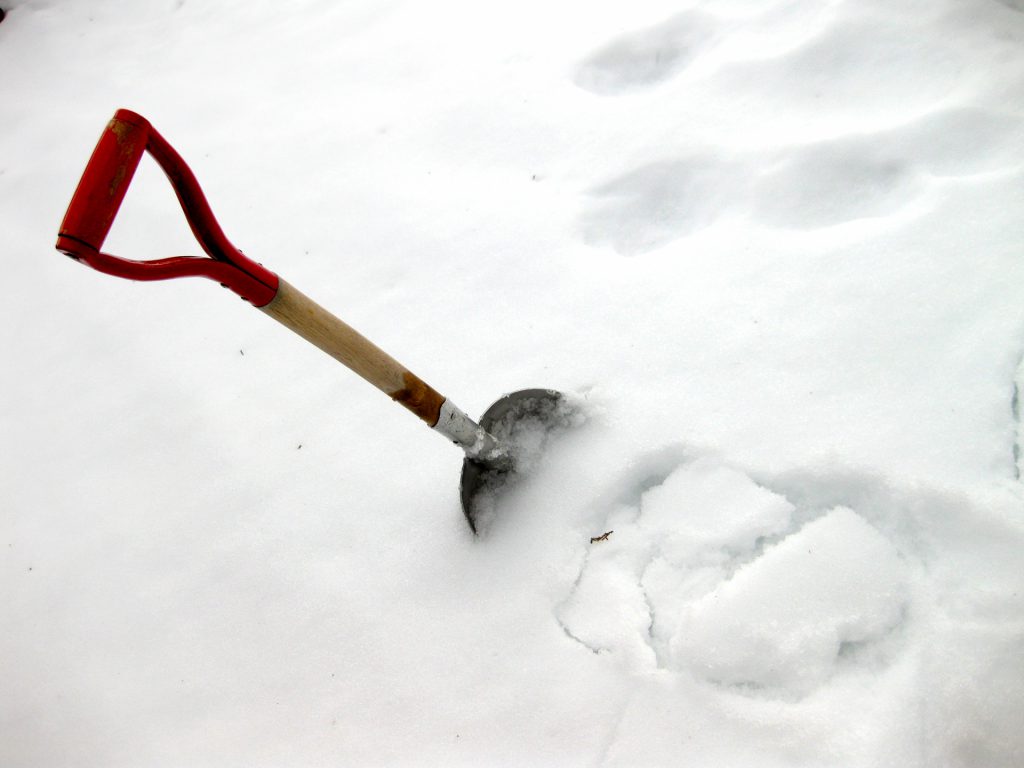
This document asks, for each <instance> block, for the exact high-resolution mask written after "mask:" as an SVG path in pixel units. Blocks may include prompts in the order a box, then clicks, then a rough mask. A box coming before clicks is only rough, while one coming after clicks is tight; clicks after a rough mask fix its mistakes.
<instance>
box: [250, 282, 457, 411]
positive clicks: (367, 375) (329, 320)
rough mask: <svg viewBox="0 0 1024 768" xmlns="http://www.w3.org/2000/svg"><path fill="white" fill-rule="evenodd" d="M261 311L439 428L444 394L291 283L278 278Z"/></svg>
mask: <svg viewBox="0 0 1024 768" xmlns="http://www.w3.org/2000/svg"><path fill="white" fill-rule="evenodd" d="M260 310H261V311H263V312H265V313H266V314H268V315H270V316H271V317H272V318H274V319H275V320H277V321H278V322H279V323H281V324H282V325H284V326H286V327H287V328H289V329H291V330H292V331H294V332H295V333H297V334H298V335H299V336H301V337H302V338H304V339H305V340H306V341H308V342H310V343H311V344H314V345H315V346H317V347H319V348H320V349H322V350H323V351H324V352H326V353H327V354H328V355H330V356H331V357H333V358H334V359H335V360H337V361H338V362H340V363H342V364H343V365H345V366H347V367H348V368H350V369H351V370H353V371H354V372H356V373H358V374H359V375H360V376H362V377H363V378H364V379H366V380H367V381H368V382H370V383H371V384H373V386H375V387H377V389H379V390H381V391H382V392H384V393H385V394H387V395H388V396H389V397H390V398H391V399H392V400H396V401H397V402H399V403H401V404H402V405H404V406H405V407H406V408H408V409H409V410H410V411H412V412H413V413H415V414H416V415H417V416H419V417H420V418H421V419H423V421H425V422H427V424H428V425H430V426H431V427H433V426H435V425H436V424H437V422H438V419H439V418H440V415H441V405H442V404H443V403H444V400H445V398H444V396H443V395H441V394H439V393H438V392H436V391H435V390H434V389H433V388H432V387H430V386H429V385H428V384H426V382H424V381H423V380H422V379H420V378H419V377H418V376H416V375H415V374H414V373H412V372H411V371H408V370H406V368H405V367H404V366H403V365H402V364H401V363H399V362H398V361H397V360H395V359H394V358H393V357H391V356H390V355H389V354H388V353H387V352H385V351H384V350H382V349H381V348H380V347H378V346H377V345H376V344H374V343H373V342H372V341H370V340H369V339H367V338H366V337H365V336H363V335H362V334H361V333H359V331H357V330H355V329H354V328H353V327H352V326H350V325H348V323H346V322H344V321H343V320H340V319H339V318H337V317H335V316H334V315H332V314H331V313H330V312H328V311H327V310H326V309H324V308H323V307H321V306H320V305H319V304H317V303H316V302H315V301H313V300H312V299H310V298H309V297H308V296H306V295H305V294H303V293H302V292H301V291H299V290H298V289H296V288H294V287H293V286H291V285H289V284H288V283H287V282H286V281H284V280H281V279H280V278H279V284H278V289H277V295H276V296H275V297H274V300H273V301H271V302H270V303H269V304H267V305H266V306H263V307H260Z"/></svg>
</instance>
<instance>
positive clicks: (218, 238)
mask: <svg viewBox="0 0 1024 768" xmlns="http://www.w3.org/2000/svg"><path fill="white" fill-rule="evenodd" d="M147 151H148V152H149V153H150V154H151V155H152V156H153V159H155V160H156V161H157V163H158V164H159V165H160V167H161V168H162V169H163V171H164V173H165V174H167V178H168V179H169V180H170V182H171V185H172V186H173V187H174V191H175V193H176V194H177V196H178V201H179V202H180V203H181V207H182V210H183V211H184V212H185V217H186V219H187V220H188V223H189V226H190V227H191V228H192V232H193V234H194V235H195V236H196V239H197V240H198V241H199V244H200V245H201V246H202V247H203V250H204V251H206V253H207V254H208V255H209V256H210V257H211V258H208V259H207V258H198V257H193V256H175V257H172V258H168V259H156V260H154V261H133V260H131V259H123V258H121V257H119V256H113V255H111V254H109V253H102V252H101V251H100V249H101V248H102V247H103V241H104V240H105V239H106V237H107V234H108V233H109V232H110V227H111V225H112V224H113V223H114V218H115V217H116V216H117V211H118V209H119V208H120V207H121V202H122V201H123V200H124V196H125V193H126V192H127V191H128V186H129V184H130V183H131V180H132V177H133V176H134V174H135V169H136V168H137V167H138V165H139V160H140V159H141V158H142V154H143V153H144V152H147ZM57 250H59V251H61V252H62V253H64V254H65V255H67V256H70V257H71V258H73V259H75V260H77V261H80V262H83V263H85V264H87V265H88V266H90V267H92V268H93V269H96V270H98V271H100V272H105V273H106V274H109V275H116V276H118V277H125V278H128V279H131V280H168V279H171V278H175V277H189V276H198V277H207V278H210V279H212V280H216V281H217V282H219V283H220V284H221V285H223V286H224V287H226V288H230V289H231V290H233V291H234V292H235V293H237V294H238V295H239V296H241V297H242V298H244V299H245V300H246V301H249V302H251V303H252V304H253V305H255V306H257V307H262V306H264V305H266V304H269V303H270V302H271V301H272V300H273V299H274V296H276V295H277V288H278V278H277V275H275V274H274V273H273V272H271V271H270V270H268V269H266V268H265V267H263V266H262V265H261V264H257V263H256V262H254V261H252V260H250V259H249V258H247V257H246V256H245V255H244V254H243V253H242V252H241V251H239V250H238V249H237V248H235V246H233V245H232V244H231V242H230V241H229V240H228V239H227V237H226V236H225V235H224V232H223V230H221V228H220V225H219V224H218V223H217V219H216V218H215V217H214V215H213V211H212V210H211V209H210V205H209V203H208V202H207V201H206V197H205V195H203V191H202V189H201V188H200V186H199V182H198V181H197V180H196V177H195V175H194V174H193V173H192V170H191V169H190V168H189V167H188V165H187V164H186V163H185V161H184V160H182V158H181V156H180V155H179V154H178V153H177V152H175V151H174V148H173V147H171V145H170V144H168V143H167V141H166V139H164V138H163V136H161V135H160V134H159V133H158V132H157V130H156V129H155V128H153V126H152V125H151V124H150V122H149V121H148V120H146V118H144V117H142V115H139V114H136V113H135V112H132V111H130V110H127V109H119V110H118V111H117V112H116V113H115V114H114V117H113V119H112V120H111V121H110V122H109V123H108V124H107V127H106V128H105V129H104V131H103V134H102V135H101V136H100V140H99V142H98V143H97V144H96V149H95V150H93V153H92V157H90V158H89V163H88V164H87V165H86V167H85V171H84V172H83V173H82V178H81V180H79V182H78V187H77V188H76V189H75V193H74V195H73V196H72V198H71V203H70V205H68V210H67V213H66V214H65V216H64V221H63V223H62V224H61V227H60V232H59V234H58V236H57Z"/></svg>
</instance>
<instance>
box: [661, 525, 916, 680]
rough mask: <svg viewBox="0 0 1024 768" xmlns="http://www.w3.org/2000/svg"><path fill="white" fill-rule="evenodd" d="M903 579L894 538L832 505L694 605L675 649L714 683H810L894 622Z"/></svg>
mask: <svg viewBox="0 0 1024 768" xmlns="http://www.w3.org/2000/svg"><path fill="white" fill-rule="evenodd" d="M906 581H907V573H906V568H905V565H904V564H903V562H902V561H901V558H900V556H899V553H898V551H897V550H896V548H895V547H894V546H893V544H892V542H890V541H888V540H886V539H885V538H884V537H883V536H882V535H881V534H879V533H878V532H877V531H876V530H875V529H874V528H872V527H871V526H870V525H868V524H867V523H866V522H865V521H864V519H863V518H861V517H860V516H858V515H857V514H856V513H855V512H853V511H852V510H849V509H844V508H839V509H835V510H832V511H830V512H828V513H827V514H825V515H824V516H823V517H821V518H818V519H817V520H814V521H813V522H810V523H808V524H807V525H805V526H803V527H802V528H800V529H799V530H798V531H796V532H794V533H792V534H790V535H789V536H787V537H786V538H785V539H784V540H783V541H782V542H780V543H778V544H776V545H774V546H772V547H769V548H768V549H767V550H766V551H765V552H764V554H763V555H762V556H761V557H759V558H757V559H756V560H755V561H753V562H751V563H748V564H746V565H744V566H741V567H740V568H739V570H738V571H737V572H736V573H735V575H733V576H732V578H730V579H729V580H728V581H726V582H725V583H723V584H721V585H720V586H719V587H717V588H716V589H715V590H714V591H713V592H711V593H709V594H707V595H704V596H703V597H701V598H700V599H699V600H697V601H695V602H694V603H693V604H692V605H690V606H688V608H687V609H686V611H685V612H684V616H683V618H682V619H681V621H680V623H679V625H678V627H677V629H676V632H675V634H674V636H673V638H672V651H673V655H674V657H675V660H676V661H677V663H681V664H683V665H685V666H687V667H689V668H690V669H691V670H692V671H693V672H694V674H696V675H698V676H700V677H702V678H704V679H706V680H709V681H712V682H715V683H718V684H722V685H732V686H740V687H744V686H746V687H751V688H768V689H779V690H781V691H783V692H787V693H792V694H799V693H805V692H807V691H809V690H811V689H812V688H813V687H815V686H817V685H820V684H821V683H822V682H824V681H825V680H826V679H828V677H829V676H830V675H831V674H832V673H833V671H834V670H835V669H836V667H837V665H838V664H839V663H840V662H841V661H842V658H843V656H844V655H848V654H851V653H853V652H854V650H855V649H857V648H858V647H861V646H864V645H867V644H869V643H874V642H878V641H880V640H881V639H882V638H883V637H884V636H885V635H886V634H888V633H890V632H892V631H894V630H895V629H896V628H897V626H898V625H899V623H900V621H901V617H902V614H903V611H904V610H905V608H906V605H907V601H908V593H907V584H906Z"/></svg>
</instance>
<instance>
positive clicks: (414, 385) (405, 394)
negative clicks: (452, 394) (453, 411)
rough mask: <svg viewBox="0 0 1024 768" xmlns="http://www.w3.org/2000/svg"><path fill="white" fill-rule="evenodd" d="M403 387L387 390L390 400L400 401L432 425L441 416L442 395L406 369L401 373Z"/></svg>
mask: <svg viewBox="0 0 1024 768" xmlns="http://www.w3.org/2000/svg"><path fill="white" fill-rule="evenodd" d="M402 383H404V384H405V386H404V387H402V388H401V389H399V390H398V391H396V392H389V393H388V394H389V396H390V397H391V399H392V400H394V401H396V402H399V403H401V404H402V405H404V406H405V407H406V408H408V409H409V410H410V411H412V412H413V413H415V414H416V415H417V416H419V417H420V418H421V419H423V420H424V421H425V422H427V424H429V425H430V426H431V427H433V426H434V425H435V424H437V420H438V419H440V418H441V404H442V403H444V396H443V395H441V394H440V393H438V392H437V391H436V390H434V389H433V388H432V387H431V386H429V385H428V384H427V383H426V382H424V381H423V380H422V379H420V378H419V377H418V376H415V375H414V374H411V373H409V372H408V371H406V372H405V373H403V374H402Z"/></svg>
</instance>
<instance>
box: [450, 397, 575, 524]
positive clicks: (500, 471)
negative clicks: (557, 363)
mask: <svg viewBox="0 0 1024 768" xmlns="http://www.w3.org/2000/svg"><path fill="white" fill-rule="evenodd" d="M562 402H563V397H562V394H561V393H560V392H556V391H555V390H553V389H522V390H520V391H518V392H513V393H512V394H509V395H505V396H504V397H502V398H500V399H499V400H498V401H497V402H495V403H494V404H493V405H492V406H491V407H490V408H488V409H487V411H486V412H485V413H484V415H483V416H482V417H481V418H480V426H481V427H483V428H484V430H486V431H487V432H488V434H490V435H492V436H493V437H494V438H496V439H497V441H498V442H499V443H500V444H502V445H503V446H504V447H505V448H507V449H508V451H509V453H510V454H511V458H512V465H511V469H508V468H507V467H505V468H497V467H493V466H489V465H488V464H486V463H483V462H481V461H478V460H476V459H470V458H468V457H467V458H466V459H465V460H464V461H463V463H462V480H461V482H460V485H459V488H460V491H461V494H462V511H463V512H465V514H466V520H468V521H469V527H470V528H472V529H473V532H474V533H478V529H477V527H478V525H479V524H480V523H481V521H482V518H483V517H484V516H486V515H488V514H489V513H492V512H493V510H494V502H495V499H496V496H497V493H499V492H500V491H501V489H502V488H503V487H505V486H506V485H507V484H508V483H510V482H512V481H513V479H514V477H515V476H516V475H518V474H521V473H522V472H525V471H528V470H529V469H530V468H531V467H532V466H534V465H535V464H536V462H537V461H538V460H539V458H540V452H541V451H542V450H543V444H544V442H546V438H547V435H548V434H549V433H550V432H551V430H552V429H554V428H555V427H558V426H563V425H564V423H565V421H566V415H565V414H564V413H563V410H564V409H563V408H562Z"/></svg>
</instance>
